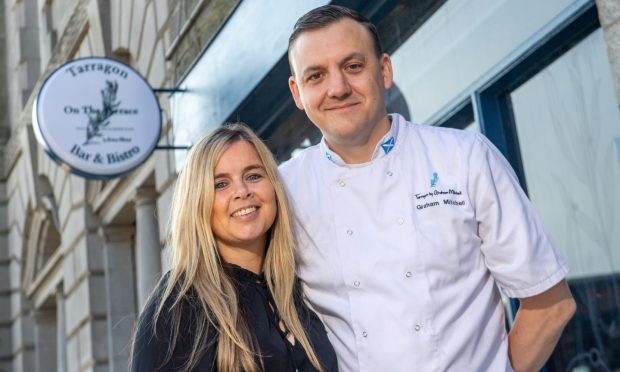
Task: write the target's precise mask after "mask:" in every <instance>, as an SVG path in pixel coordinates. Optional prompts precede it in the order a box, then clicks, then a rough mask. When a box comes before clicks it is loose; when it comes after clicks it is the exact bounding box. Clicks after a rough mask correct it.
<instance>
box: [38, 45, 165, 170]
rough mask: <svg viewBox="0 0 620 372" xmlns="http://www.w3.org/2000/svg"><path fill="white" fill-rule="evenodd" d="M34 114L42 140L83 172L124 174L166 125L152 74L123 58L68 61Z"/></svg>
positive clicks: (45, 86) (150, 147)
mask: <svg viewBox="0 0 620 372" xmlns="http://www.w3.org/2000/svg"><path fill="white" fill-rule="evenodd" d="M32 120H33V126H34V131H35V135H36V137H37V139H38V140H39V142H40V143H41V144H42V145H43V146H44V148H45V150H46V151H47V153H48V154H49V155H50V156H51V157H52V158H53V159H54V160H55V161H57V162H58V163H60V164H64V165H66V166H68V167H69V169H70V170H71V171H72V172H73V173H76V174H78V175H80V176H83V177H86V178H95V179H106V178H113V177H118V176H121V175H123V174H125V173H127V172H129V171H131V170H132V169H134V168H135V167H137V166H139V165H140V164H142V163H143V162H144V161H145V160H146V159H148V157H149V156H150V155H151V153H152V152H153V150H154V149H155V146H156V145H157V142H158V141H159V135H160V131H161V111H160V107H159V102H158V101H157V97H155V94H154V93H153V89H152V88H151V86H150V85H149V84H148V83H147V82H146V80H145V79H144V78H143V77H142V76H141V75H140V74H139V73H138V72H137V71H135V70H134V69H132V68H131V67H129V66H127V65H125V64H123V63H120V62H118V61H115V60H112V59H108V58H100V57H88V58H80V59H76V60H73V61H71V62H68V63H66V64H64V65H62V66H60V67H59V68H58V69H56V70H55V71H54V72H52V73H51V74H50V76H49V77H48V78H47V80H45V82H44V83H43V85H42V86H41V90H40V91H39V94H38V95H37V99H36V100H35V103H34V107H33V113H32Z"/></svg>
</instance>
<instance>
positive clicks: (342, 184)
mask: <svg viewBox="0 0 620 372" xmlns="http://www.w3.org/2000/svg"><path fill="white" fill-rule="evenodd" d="M338 184H339V185H340V187H345V186H346V185H347V184H346V182H344V181H340V182H338Z"/></svg>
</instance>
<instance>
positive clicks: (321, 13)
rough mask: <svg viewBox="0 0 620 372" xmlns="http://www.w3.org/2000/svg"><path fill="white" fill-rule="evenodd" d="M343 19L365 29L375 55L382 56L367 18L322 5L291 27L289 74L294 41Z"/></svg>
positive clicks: (339, 7) (347, 9)
mask: <svg viewBox="0 0 620 372" xmlns="http://www.w3.org/2000/svg"><path fill="white" fill-rule="evenodd" d="M343 18H350V19H352V20H354V21H356V22H358V23H360V24H361V25H363V26H364V27H366V29H367V30H368V31H369V32H370V35H371V36H372V42H373V44H374V45H373V46H374V49H375V53H376V55H377V57H381V54H383V48H382V47H381V41H380V40H379V33H378V32H377V27H375V25H374V24H372V22H370V21H369V20H368V18H366V17H364V16H363V15H361V14H359V13H358V12H356V11H355V10H353V9H349V8H345V7H343V6H339V5H323V6H320V7H318V8H315V9H312V10H311V11H309V12H308V13H306V14H304V15H303V16H301V18H299V19H298V20H297V22H296V23H295V26H294V27H293V32H292V33H291V36H290V37H289V38H288V51H289V65H290V67H291V74H294V71H293V65H292V64H291V46H292V45H293V43H294V42H295V40H297V38H298V37H299V35H301V34H302V33H304V32H306V31H312V30H318V29H320V28H323V27H327V26H329V25H331V24H332V23H335V22H337V21H339V20H341V19H343Z"/></svg>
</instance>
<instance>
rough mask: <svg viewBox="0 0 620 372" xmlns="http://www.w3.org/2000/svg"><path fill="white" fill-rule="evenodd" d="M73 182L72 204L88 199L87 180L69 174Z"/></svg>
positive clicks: (71, 182)
mask: <svg viewBox="0 0 620 372" xmlns="http://www.w3.org/2000/svg"><path fill="white" fill-rule="evenodd" d="M68 177H69V180H70V184H71V204H72V205H76V204H78V203H81V202H83V201H84V200H85V199H86V180H85V179H84V178H82V177H78V176H76V175H73V174H71V175H69V176H68Z"/></svg>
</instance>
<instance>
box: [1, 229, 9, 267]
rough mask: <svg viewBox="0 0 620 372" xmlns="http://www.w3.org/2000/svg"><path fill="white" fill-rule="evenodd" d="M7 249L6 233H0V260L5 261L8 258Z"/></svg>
mask: <svg viewBox="0 0 620 372" xmlns="http://www.w3.org/2000/svg"><path fill="white" fill-rule="evenodd" d="M0 230H1V229H0ZM9 250H10V249H9V237H8V235H5V234H2V233H0V262H6V261H7V260H8V259H9Z"/></svg>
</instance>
